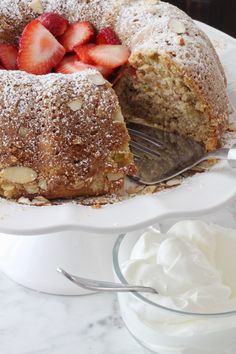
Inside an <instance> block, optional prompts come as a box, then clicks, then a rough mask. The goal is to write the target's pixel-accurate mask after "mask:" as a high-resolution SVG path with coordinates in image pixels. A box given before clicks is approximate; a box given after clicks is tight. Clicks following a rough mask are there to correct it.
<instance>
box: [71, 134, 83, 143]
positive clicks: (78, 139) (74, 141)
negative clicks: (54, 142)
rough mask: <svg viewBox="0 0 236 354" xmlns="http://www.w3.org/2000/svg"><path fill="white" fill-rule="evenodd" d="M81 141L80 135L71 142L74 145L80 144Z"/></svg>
mask: <svg viewBox="0 0 236 354" xmlns="http://www.w3.org/2000/svg"><path fill="white" fill-rule="evenodd" d="M82 143H83V141H82V139H81V137H80V136H77V137H76V138H75V139H74V140H73V144H74V145H81V144H82Z"/></svg>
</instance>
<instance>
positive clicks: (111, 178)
mask: <svg viewBox="0 0 236 354" xmlns="http://www.w3.org/2000/svg"><path fill="white" fill-rule="evenodd" d="M107 178H108V180H109V181H110V182H113V181H118V180H119V179H121V178H124V175H123V174H122V173H108V174H107Z"/></svg>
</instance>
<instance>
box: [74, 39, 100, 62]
mask: <svg viewBox="0 0 236 354" xmlns="http://www.w3.org/2000/svg"><path fill="white" fill-rule="evenodd" d="M95 46H96V44H94V43H89V44H84V45H78V46H77V47H75V48H74V51H75V53H76V54H77V56H78V58H79V59H80V60H81V61H82V62H84V63H86V64H93V61H92V59H91V58H90V55H89V51H90V49H91V48H93V47H95Z"/></svg>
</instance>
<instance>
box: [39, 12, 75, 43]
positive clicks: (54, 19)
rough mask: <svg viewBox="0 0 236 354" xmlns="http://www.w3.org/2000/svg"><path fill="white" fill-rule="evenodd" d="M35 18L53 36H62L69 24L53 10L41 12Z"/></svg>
mask: <svg viewBox="0 0 236 354" xmlns="http://www.w3.org/2000/svg"><path fill="white" fill-rule="evenodd" d="M37 20H38V21H39V22H41V24H42V25H43V26H44V27H46V28H47V30H48V31H49V32H51V33H52V34H53V36H55V37H59V36H62V35H63V34H64V33H65V31H66V30H67V27H68V25H69V22H68V21H67V20H66V19H65V18H64V17H63V16H61V15H58V14H56V13H54V12H47V13H45V14H42V15H41V16H39V17H38V18H37Z"/></svg>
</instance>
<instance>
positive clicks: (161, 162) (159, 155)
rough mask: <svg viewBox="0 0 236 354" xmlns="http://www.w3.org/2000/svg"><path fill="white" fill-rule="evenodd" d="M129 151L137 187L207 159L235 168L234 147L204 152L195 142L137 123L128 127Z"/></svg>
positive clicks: (161, 179)
mask: <svg viewBox="0 0 236 354" xmlns="http://www.w3.org/2000/svg"><path fill="white" fill-rule="evenodd" d="M128 131H129V134H130V137H131V141H130V148H131V151H132V153H133V154H134V158H135V164H136V166H137V170H138V172H137V175H136V176H134V177H132V178H133V179H134V180H136V181H137V182H139V183H141V184H146V185H153V184H157V183H160V182H164V181H167V180H169V179H172V178H174V177H176V176H178V175H181V174H182V173H184V172H186V171H188V170H190V169H191V168H192V167H194V166H196V165H198V164H199V163H200V162H203V161H205V160H209V159H221V160H227V161H228V162H229V164H230V166H231V167H233V168H236V145H234V146H233V147H232V148H231V149H218V150H215V151H211V152H206V151H205V149H204V147H203V146H202V145H201V144H200V143H197V142H196V141H194V140H192V139H190V138H186V137H183V136H180V135H177V134H173V133H168V132H165V131H162V130H160V129H157V128H152V127H149V126H143V125H140V124H136V123H135V124H134V123H132V124H129V125H128Z"/></svg>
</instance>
